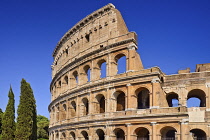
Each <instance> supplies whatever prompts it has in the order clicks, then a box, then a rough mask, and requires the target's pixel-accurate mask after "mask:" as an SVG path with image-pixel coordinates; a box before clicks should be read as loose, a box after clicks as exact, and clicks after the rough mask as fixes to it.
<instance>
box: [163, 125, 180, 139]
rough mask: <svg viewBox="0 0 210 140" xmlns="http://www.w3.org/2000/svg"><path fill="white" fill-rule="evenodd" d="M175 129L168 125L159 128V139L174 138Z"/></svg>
mask: <svg viewBox="0 0 210 140" xmlns="http://www.w3.org/2000/svg"><path fill="white" fill-rule="evenodd" d="M176 132H177V131H176V129H174V128H173V127H170V126H166V127H164V128H162V129H161V130H160V133H161V140H175V139H176Z"/></svg>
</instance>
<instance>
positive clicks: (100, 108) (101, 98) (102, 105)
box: [96, 94, 105, 113]
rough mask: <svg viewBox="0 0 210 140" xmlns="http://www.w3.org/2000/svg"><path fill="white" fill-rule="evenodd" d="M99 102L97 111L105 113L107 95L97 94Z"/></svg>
mask: <svg viewBox="0 0 210 140" xmlns="http://www.w3.org/2000/svg"><path fill="white" fill-rule="evenodd" d="M96 99H97V101H98V103H97V104H96V105H97V107H96V110H97V113H104V112H105V97H104V95H102V94H99V95H97V96H96Z"/></svg>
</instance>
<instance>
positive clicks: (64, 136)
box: [61, 132, 66, 140]
mask: <svg viewBox="0 0 210 140" xmlns="http://www.w3.org/2000/svg"><path fill="white" fill-rule="evenodd" d="M61 139H63V140H65V139H66V134H65V133H64V132H63V133H62V138H61Z"/></svg>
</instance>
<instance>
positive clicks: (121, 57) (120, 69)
mask: <svg viewBox="0 0 210 140" xmlns="http://www.w3.org/2000/svg"><path fill="white" fill-rule="evenodd" d="M126 58H127V57H126V55H125V54H124V53H119V54H117V55H116V56H115V57H114V60H115V63H116V67H117V73H116V74H121V73H125V72H126V70H127V68H126V67H127V62H126ZM121 61H122V62H121Z"/></svg>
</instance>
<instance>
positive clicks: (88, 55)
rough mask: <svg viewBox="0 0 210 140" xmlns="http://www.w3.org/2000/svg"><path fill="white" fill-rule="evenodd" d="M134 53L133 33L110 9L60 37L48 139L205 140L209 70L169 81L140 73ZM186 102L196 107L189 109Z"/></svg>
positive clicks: (209, 127) (154, 71) (209, 120)
mask: <svg viewBox="0 0 210 140" xmlns="http://www.w3.org/2000/svg"><path fill="white" fill-rule="evenodd" d="M137 49H138V47H137V35H136V34H135V33H134V32H129V31H128V29H127V27H126V24H125V22H124V20H123V18H122V16H121V14H120V12H119V11H118V10H117V9H116V8H115V7H114V6H113V5H112V4H108V5H106V6H104V7H102V8H101V9H99V10H97V11H95V12H93V13H92V14H90V15H88V16H87V17H85V18H84V19H82V20H81V21H80V22H78V23H77V24H76V25H75V26H74V27H72V28H71V29H70V30H69V31H68V32H67V33H66V34H65V35H64V36H63V37H62V38H61V40H60V41H59V43H58V44H57V46H56V48H55V50H54V52H53V57H54V62H53V65H52V78H53V79H52V82H51V85H50V90H51V95H52V101H51V103H50V105H49V112H50V128H49V134H50V140H60V139H63V140H87V139H89V140H175V139H176V140H194V139H196V140H207V139H208V138H209V137H210V104H209V103H210V98H209V95H210V64H198V65H197V66H196V72H194V73H190V69H186V70H180V71H179V72H178V74H175V75H166V74H164V73H163V72H162V71H161V70H160V69H159V68H158V67H152V68H150V69H144V68H143V65H142V62H141V59H140V56H139V54H138V53H137V51H136V50H137ZM120 60H124V65H119V61H120ZM124 67H125V72H124V73H119V71H120V69H123V68H124ZM191 99H197V100H198V101H199V104H196V103H197V101H196V100H194V101H193V103H191V106H192V107H191V106H190V105H189V104H188V102H189V100H191Z"/></svg>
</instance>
